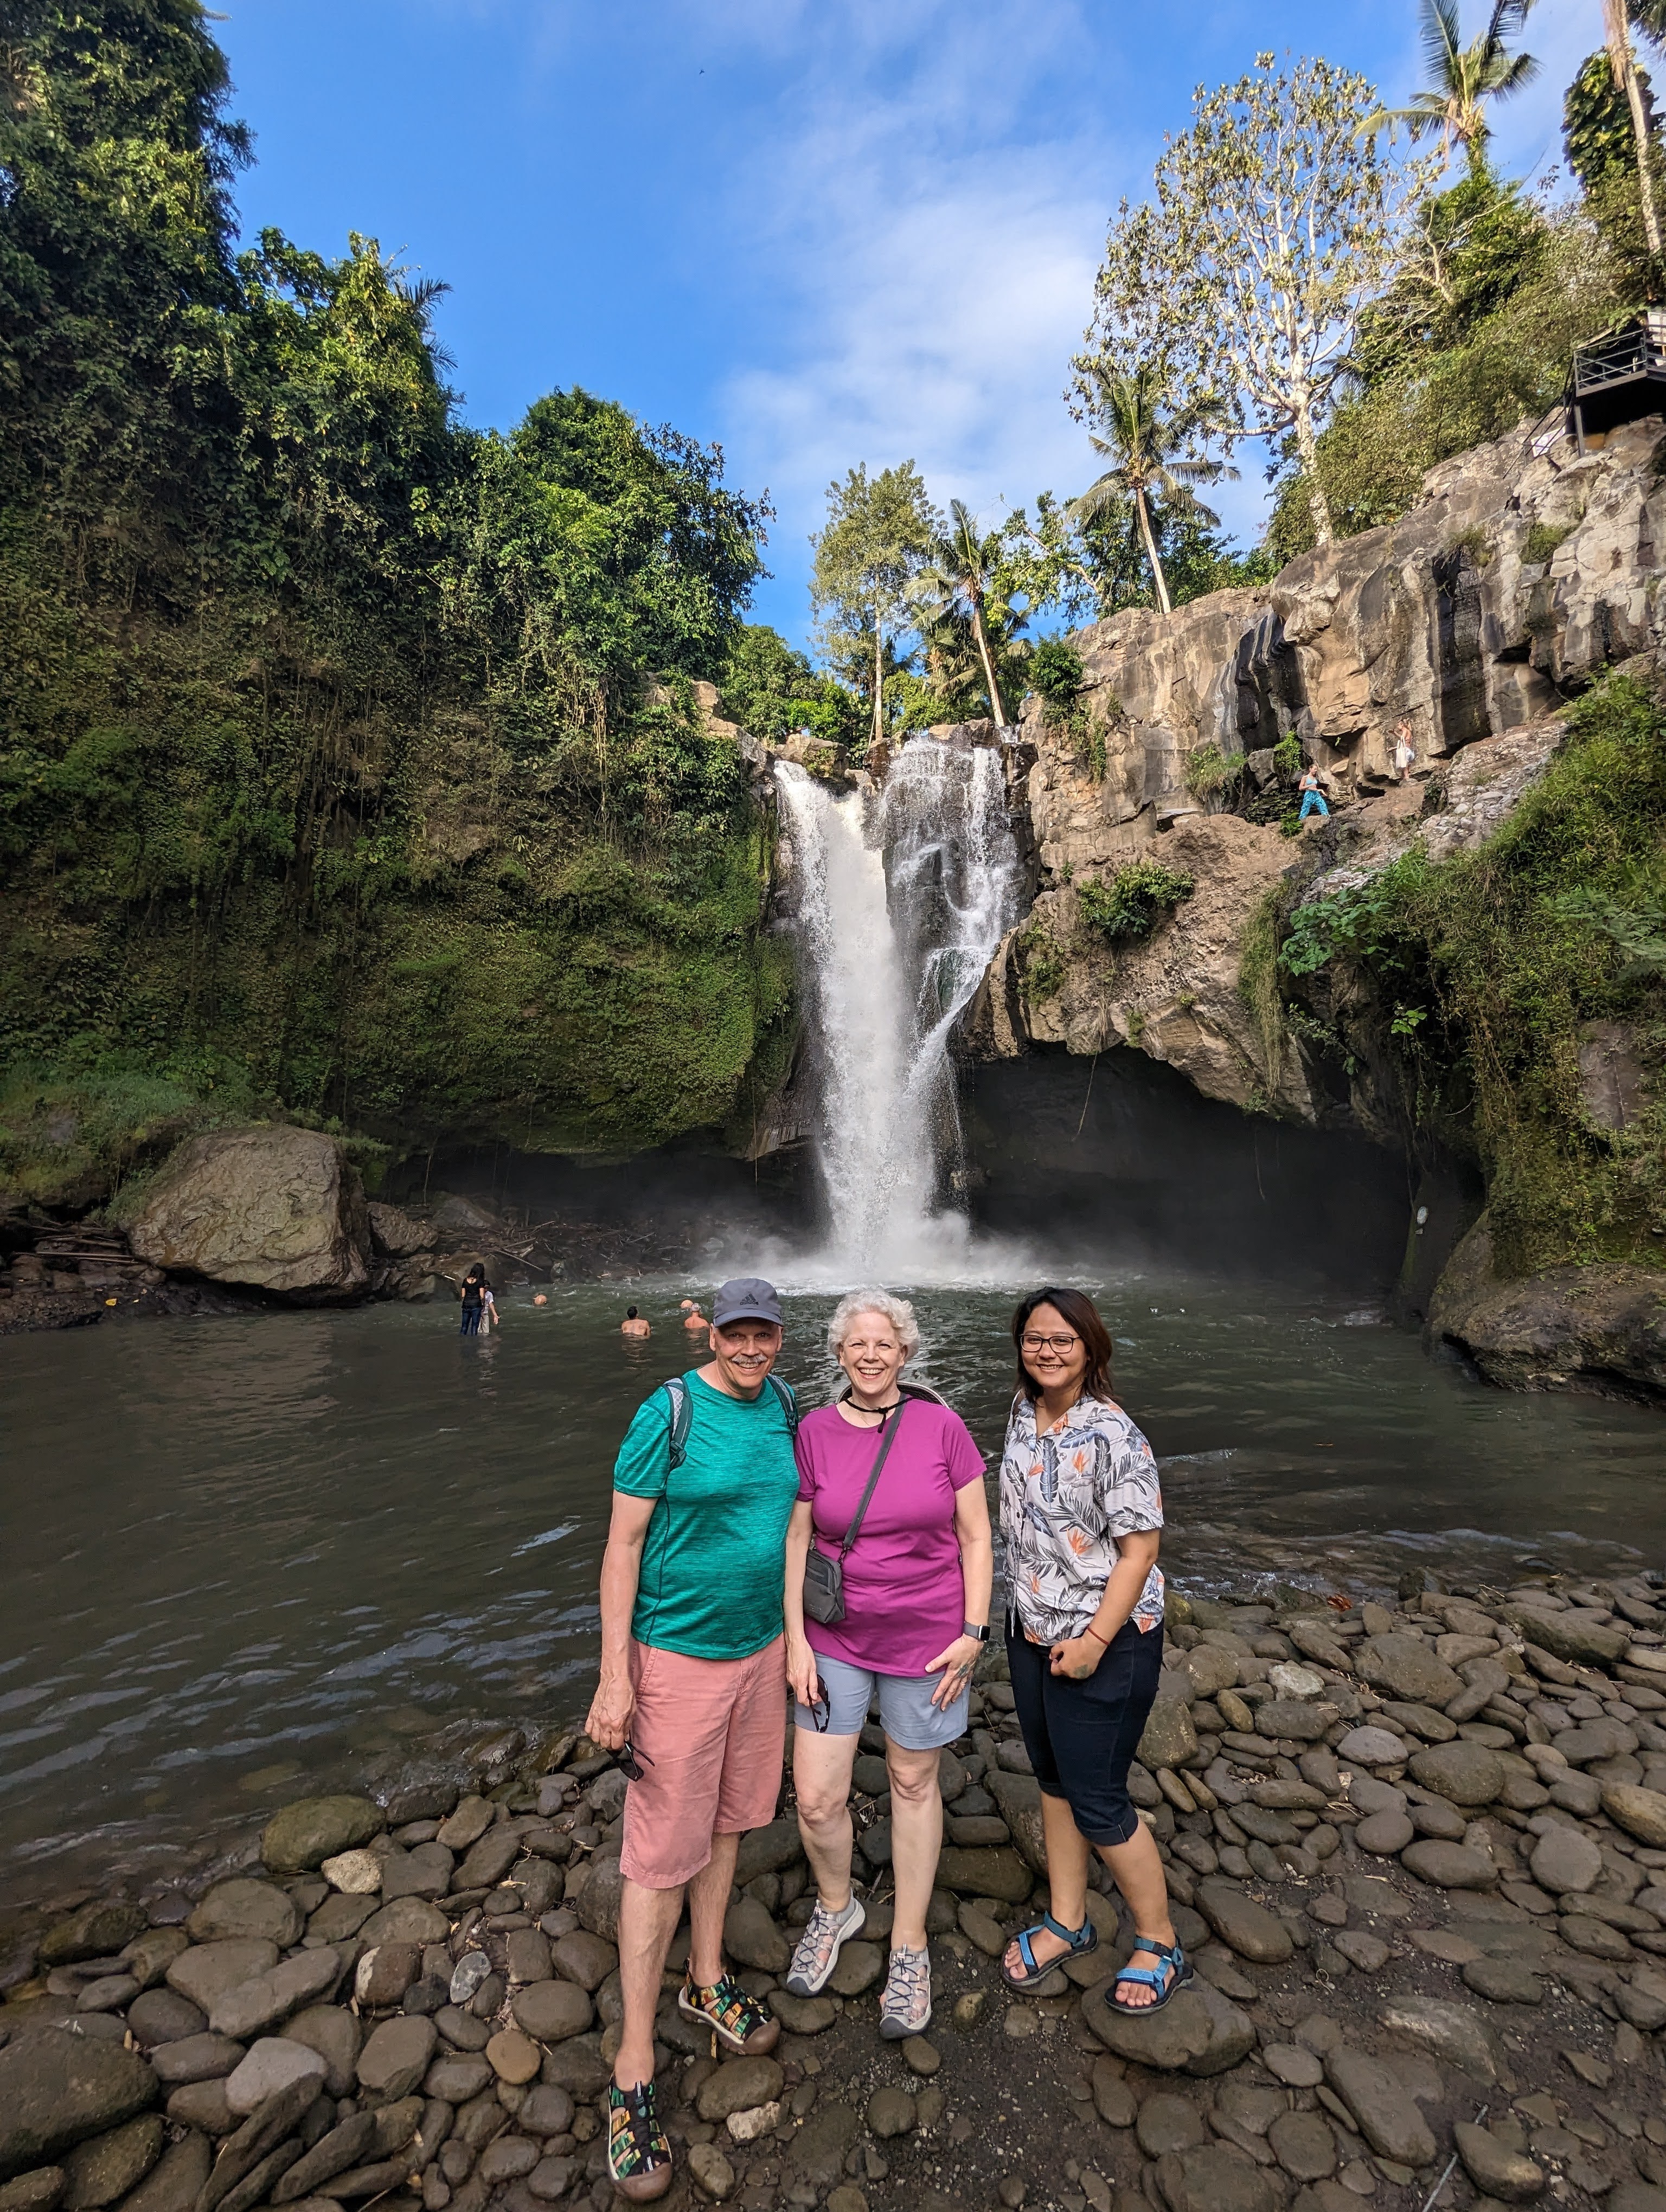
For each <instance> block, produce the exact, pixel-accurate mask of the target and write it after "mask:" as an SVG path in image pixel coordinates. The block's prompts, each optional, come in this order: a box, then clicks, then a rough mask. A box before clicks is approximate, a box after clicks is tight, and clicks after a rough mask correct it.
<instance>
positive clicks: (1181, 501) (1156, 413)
mask: <svg viewBox="0 0 1666 2212" xmlns="http://www.w3.org/2000/svg"><path fill="white" fill-rule="evenodd" d="M1087 373H1088V374H1089V376H1090V377H1091V379H1092V381H1093V383H1094V385H1095V386H1096V387H1097V398H1096V399H1095V401H1094V403H1093V411H1094V413H1095V415H1096V416H1097V417H1098V419H1099V421H1100V422H1102V423H1103V424H1104V428H1106V429H1107V430H1108V431H1109V432H1110V435H1109V437H1104V438H1099V437H1095V438H1093V439H1092V440H1091V443H1092V447H1093V450H1094V452H1095V453H1103V454H1104V455H1105V456H1106V458H1107V459H1109V460H1110V462H1111V466H1110V468H1108V469H1107V470H1106V471H1105V472H1104V475H1103V476H1102V477H1097V479H1096V480H1095V481H1094V482H1093V483H1091V484H1090V485H1089V486H1088V488H1087V489H1086V490H1085V492H1084V493H1083V494H1082V495H1081V497H1080V498H1079V499H1075V500H1072V501H1071V502H1070V505H1069V507H1068V508H1067V510H1066V511H1067V513H1068V514H1069V516H1070V518H1071V520H1073V522H1079V523H1080V522H1091V520H1093V518H1094V517H1095V516H1096V515H1097V514H1103V513H1104V512H1105V510H1106V508H1107V507H1120V506H1121V504H1122V501H1124V500H1126V499H1132V500H1133V501H1134V513H1135V514H1136V515H1137V516H1138V517H1139V520H1140V538H1141V540H1142V541H1143V543H1144V545H1145V548H1146V560H1147V561H1149V562H1150V563H1151V573H1152V584H1153V586H1155V587H1156V592H1157V605H1158V610H1159V611H1160V612H1162V613H1164V614H1165V615H1167V614H1172V613H1173V612H1174V602H1173V601H1172V600H1171V599H1170V597H1169V580H1168V578H1167V577H1166V576H1165V575H1164V573H1163V562H1162V557H1161V556H1160V555H1159V554H1158V550H1157V538H1156V534H1155V532H1153V531H1152V520H1151V495H1152V493H1153V492H1161V493H1162V495H1163V496H1164V499H1165V500H1166V501H1168V503H1169V505H1170V507H1182V508H1186V509H1189V511H1190V512H1191V513H1195V515H1196V516H1197V517H1198V519H1199V520H1200V521H1202V522H1207V524H1208V525H1209V526H1210V527H1211V528H1213V526H1214V525H1215V524H1216V523H1217V522H1218V521H1219V519H1220V518H1219V515H1217V514H1216V513H1214V512H1213V509H1212V508H1210V507H1205V505H1204V504H1203V502H1202V501H1201V499H1200V498H1199V497H1198V495H1197V494H1196V493H1195V491H1194V490H1193V489H1192V485H1193V484H1194V483H1213V481H1214V480H1215V478H1216V477H1221V476H1231V477H1235V476H1237V470H1236V469H1229V468H1227V467H1226V466H1225V465H1224V464H1223V463H1222V462H1220V461H1195V460H1183V459H1180V458H1179V456H1180V454H1181V453H1182V452H1183V450H1184V448H1185V447H1188V446H1190V445H1192V444H1194V443H1195V441H1196V440H1197V439H1199V438H1200V437H1202V436H1205V435H1207V432H1208V429H1209V428H1210V426H1211V424H1212V422H1213V420H1214V416H1215V415H1216V412H1217V411H1218V410H1216V408H1215V406H1214V405H1213V403H1212V402H1209V401H1207V400H1206V401H1204V402H1201V403H1200V404H1195V405H1193V406H1189V407H1183V408H1180V409H1178V410H1177V411H1176V412H1175V413H1174V414H1172V415H1165V414H1164V411H1163V402H1164V397H1165V395H1166V380H1165V379H1164V374H1163V372H1162V370H1161V369H1160V368H1158V365H1157V363H1156V362H1148V361H1147V362H1140V366H1139V367H1138V368H1134V369H1133V370H1121V371H1118V370H1113V369H1111V368H1108V367H1107V366H1106V364H1105V363H1104V362H1103V361H1096V362H1091V363H1090V364H1089V366H1088V371H1087Z"/></svg>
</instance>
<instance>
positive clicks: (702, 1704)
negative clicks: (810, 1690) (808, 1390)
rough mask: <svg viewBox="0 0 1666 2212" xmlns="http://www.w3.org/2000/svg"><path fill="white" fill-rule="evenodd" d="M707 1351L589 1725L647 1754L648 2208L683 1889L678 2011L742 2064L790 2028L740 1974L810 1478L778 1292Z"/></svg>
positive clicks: (634, 2115)
mask: <svg viewBox="0 0 1666 2212" xmlns="http://www.w3.org/2000/svg"><path fill="white" fill-rule="evenodd" d="M709 1341H710V1347H711V1354H712V1357H711V1359H710V1361H709V1362H708V1364H706V1365H705V1366H703V1367H702V1368H700V1369H698V1370H696V1371H695V1372H693V1373H691V1374H689V1375H685V1376H683V1377H682V1378H681V1380H680V1382H678V1383H672V1384H670V1385H665V1386H662V1387H661V1388H660V1389H658V1390H656V1391H655V1392H654V1395H653V1396H652V1397H651V1398H649V1399H648V1400H647V1401H646V1402H645V1403H644V1404H643V1405H642V1406H641V1407H639V1408H638V1410H637V1413H636V1416H635V1419H634V1420H633V1421H632V1422H631V1425H630V1427H629V1431H628V1432H627V1434H626V1437H625V1440H624V1443H623V1445H622V1446H621V1447H620V1450H619V1456H618V1460H617V1464H616V1466H615V1468H614V1471H613V1517H612V1522H611V1526H610V1528H609V1530H608V1538H607V1548H606V1551H605V1553H604V1554H603V1558H602V1580H601V1606H602V1662H601V1680H600V1682H599V1685H598V1686H597V1690H596V1695H595V1699H594V1700H593V1703H592V1705H591V1708H590V1717H589V1720H588V1722H587V1723H586V1725H587V1729H588V1730H589V1733H590V1735H592V1736H593V1738H594V1740H595V1741H596V1742H598V1743H599V1744H605V1745H606V1746H608V1747H610V1748H611V1749H618V1748H620V1747H623V1746H624V1745H625V1744H626V1742H627V1741H629V1745H630V1750H631V1754H632V1755H631V1757H630V1758H629V1760H628V1761H627V1762H626V1767H627V1771H628V1772H629V1774H630V1777H631V1786H630V1789H629V1792H628V1794H627V1796H626V1798H625V1816H624V1843H623V1850H622V1851H621V1854H620V1860H621V1870H622V1873H623V1878H624V1881H623V1895H622V1897H621V1899H620V1905H619V1978H620V1983H621V1986H622V1993H623V2004H624V2021H623V2028H622V2032H621V2038H620V2043H619V2051H618V2057H617V2059H616V2060H615V2062H614V2068H613V2083H612V2087H611V2089H610V2091H609V2126H608V2171H609V2172H610V2174H611V2178H612V2180H613V2183H614V2185H615V2187H616V2188H617V2189H618V2190H619V2191H620V2192H621V2193H622V2194H623V2196H625V2197H629V2198H632V2199H635V2200H636V2201H638V2202H640V2201H643V2200H645V2199H647V2198H649V2197H660V2196H662V2195H663V2194H664V2193H665V2191H666V2190H667V2189H668V2188H669V2187H670V2186H671V2180H672V2163H671V2146H670V2144H669V2142H667V2141H666V2136H665V2133H664V2130H662V2129H661V2127H660V2123H659V2119H658V2117H657V2114H656V2112H655V2107H654V2011H655V2008H656V2007H657V2005H658V2003H659V1998H660V1975H661V1973H662V1972H664V1970H665V1963H666V1952H667V1950H668V1949H669V1948H670V1945H671V1939H672V1934H673V1932H674V1931H675V1929H676V1927H677V1923H678V1917H680V1915H681V1912H682V1907H683V1896H684V1890H685V1889H686V1891H687V1893H688V1900H689V1929H690V1936H689V1971H688V1975H687V1978H686V1979H685V1981H684V1985H683V1988H682V1990H681V1992H680V1993H679V1995H678V2006H679V2008H680V2009H681V2010H682V2011H683V2012H684V2013H686V2014H687V2015H689V2017H690V2019H694V2020H697V2021H701V2022H702V2024H704V2025H705V2026H707V2027H709V2028H710V2029H711V2030H712V2032H713V2033H714V2035H715V2036H716V2037H717V2038H718V2039H719V2041H720V2042H721V2043H722V2044H723V2045H725V2046H726V2047H727V2049H729V2050H731V2051H748V2052H756V2051H768V2050H769V2049H770V2048H771V2047H772V2045H774V2044H775V2039H776V2038H777V2036H778V2035H779V2034H780V2032H781V2031H780V2024H779V2023H778V2022H777V2021H775V2020H773V2019H771V2018H770V2016H769V2015H768V2014H767V2013H766V2012H764V2011H763V2009H762V2008H761V2007H760V2006H759V2005H758V2004H757V2002H755V2001H754V2000H753V1999H752V1998H751V1997H749V1996H747V1994H746V1992H745V1990H743V1989H742V1988H741V1987H740V1984H739V1983H738V1982H737V1981H736V1980H735V1979H734V1978H733V1976H732V1975H731V1974H730V1973H729V1972H727V1970H726V1968H725V1966H724V1964H723V1916H724V1913H725V1911H726V1910H727V1905H728V1901H729V1890H730V1887H731V1885H732V1883H733V1879H734V1867H735V1855H736V1852H737V1850H739V1844H740V1838H741V1835H742V1833H743V1832H745V1830H746V1829H748V1828H756V1827H761V1826H763V1823H764V1822H765V1821H767V1820H769V1819H770V1818H771V1817H772V1816H773V1814H774V1812H775V1799H776V1796H777V1795H778V1793H779V1790H780V1788H781V1747H782V1741H783V1735H784V1724H785V1717H786V1685H787V1668H786V1658H785V1653H784V1649H783V1644H782V1634H781V1583H782V1577H783V1574H784V1571H785V1552H786V1540H787V1521H788V1519H789V1518H790V1517H791V1515H792V1510H793V1501H794V1499H795V1498H797V1496H798V1486H799V1474H798V1465H797V1462H796V1459H795V1458H794V1455H793V1438H794V1435H795V1432H796V1429H797V1408H796V1406H795V1404H794V1402H793V1394H792V1392H791V1391H790V1390H789V1389H787V1385H786V1384H785V1383H781V1381H779V1380H778V1378H777V1377H776V1376H775V1374H774V1372H773V1370H774V1368H775V1361H776V1358H778V1357H779V1355H780V1352H781V1301H780V1299H779V1298H778V1297H777V1296H776V1294H775V1290H774V1288H773V1287H772V1286H771V1285H769V1284H768V1283H765V1282H763V1281H760V1280H759V1279H757V1278H756V1277H745V1278H741V1279H737V1280H735V1281H733V1282H728V1283H725V1284H724V1285H723V1287H722V1288H721V1290H720V1291H719V1292H718V1293H717V1297H716V1299H715V1300H714V1304H713V1307H712V1323H711V1331H710V1338H709Z"/></svg>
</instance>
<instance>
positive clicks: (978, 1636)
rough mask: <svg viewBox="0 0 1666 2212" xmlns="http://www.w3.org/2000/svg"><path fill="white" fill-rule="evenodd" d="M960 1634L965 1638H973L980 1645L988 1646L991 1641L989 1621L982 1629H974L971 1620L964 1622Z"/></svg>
mask: <svg viewBox="0 0 1666 2212" xmlns="http://www.w3.org/2000/svg"><path fill="white" fill-rule="evenodd" d="M960 1632H961V1634H962V1635H963V1636H970V1637H971V1638H973V1639H974V1640H975V1641H976V1642H977V1643H979V1644H987V1643H988V1641H989V1624H988V1621H987V1620H986V1621H985V1622H984V1624H983V1626H982V1628H976V1627H974V1626H973V1625H972V1623H971V1622H970V1620H963V1621H962V1622H961V1624H960Z"/></svg>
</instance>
